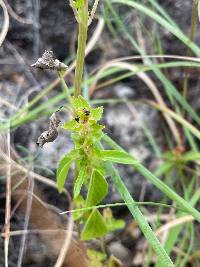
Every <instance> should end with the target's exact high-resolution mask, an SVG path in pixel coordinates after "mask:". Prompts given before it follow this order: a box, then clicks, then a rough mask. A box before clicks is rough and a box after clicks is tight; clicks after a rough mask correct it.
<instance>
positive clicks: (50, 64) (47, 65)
mask: <svg viewBox="0 0 200 267" xmlns="http://www.w3.org/2000/svg"><path fill="white" fill-rule="evenodd" d="M31 67H35V68H39V69H42V70H45V69H46V70H57V71H62V70H66V69H67V68H68V67H67V65H65V64H64V63H62V62H60V61H59V60H58V59H54V58H53V52H52V51H48V50H45V51H44V54H43V55H42V57H41V58H38V60H37V61H36V62H35V63H34V64H32V65H31Z"/></svg>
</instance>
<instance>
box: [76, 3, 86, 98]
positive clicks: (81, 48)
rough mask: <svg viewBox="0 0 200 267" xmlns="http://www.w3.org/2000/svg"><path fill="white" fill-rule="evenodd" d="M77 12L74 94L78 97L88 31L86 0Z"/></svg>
mask: <svg viewBox="0 0 200 267" xmlns="http://www.w3.org/2000/svg"><path fill="white" fill-rule="evenodd" d="M78 14H79V19H80V22H79V35H78V49H77V58H76V70H75V80H74V86H75V91H74V96H75V97H78V96H79V95H81V85H82V78H83V69H84V62H85V48H86V42H87V31H88V0H85V3H84V5H83V6H82V7H80V8H79V10H78Z"/></svg>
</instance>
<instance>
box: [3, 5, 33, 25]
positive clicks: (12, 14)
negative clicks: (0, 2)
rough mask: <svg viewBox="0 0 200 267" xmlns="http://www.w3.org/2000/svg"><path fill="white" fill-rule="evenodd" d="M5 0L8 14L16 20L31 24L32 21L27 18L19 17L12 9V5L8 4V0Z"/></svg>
mask: <svg viewBox="0 0 200 267" xmlns="http://www.w3.org/2000/svg"><path fill="white" fill-rule="evenodd" d="M4 2H5V5H6V7H7V10H8V13H9V14H10V16H11V17H12V18H13V19H15V20H17V21H18V22H20V23H23V24H28V25H31V24H33V21H32V20H29V19H25V18H22V17H20V16H19V15H17V14H16V12H15V11H14V10H13V9H12V7H11V6H10V5H9V3H8V1H7V0H4Z"/></svg>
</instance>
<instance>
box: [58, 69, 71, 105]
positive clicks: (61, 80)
mask: <svg viewBox="0 0 200 267" xmlns="http://www.w3.org/2000/svg"><path fill="white" fill-rule="evenodd" d="M58 76H59V78H60V83H61V86H62V88H63V93H64V94H65V95H66V99H67V101H68V102H69V104H70V103H71V95H70V92H69V88H68V86H67V84H66V82H65V79H64V76H63V74H62V71H58Z"/></svg>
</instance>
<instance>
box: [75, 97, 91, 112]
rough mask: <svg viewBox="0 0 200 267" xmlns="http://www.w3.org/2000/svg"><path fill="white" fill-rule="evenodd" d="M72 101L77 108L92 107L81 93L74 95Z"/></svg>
mask: <svg viewBox="0 0 200 267" xmlns="http://www.w3.org/2000/svg"><path fill="white" fill-rule="evenodd" d="M71 103H72V106H73V108H74V109H75V110H76V109H83V108H86V109H90V105H89V104H88V102H87V101H86V100H85V99H84V98H83V97H82V96H81V95H79V96H78V97H72V99H71Z"/></svg>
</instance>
